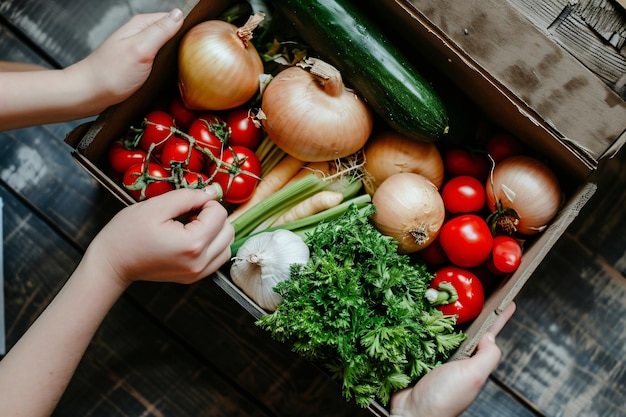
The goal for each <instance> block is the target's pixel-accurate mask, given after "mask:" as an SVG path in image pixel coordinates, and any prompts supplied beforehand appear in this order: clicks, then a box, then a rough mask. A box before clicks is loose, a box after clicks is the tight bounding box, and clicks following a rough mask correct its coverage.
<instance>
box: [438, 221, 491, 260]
mask: <svg viewBox="0 0 626 417" xmlns="http://www.w3.org/2000/svg"><path fill="white" fill-rule="evenodd" d="M439 242H440V243H441V247H442V248H443V251H444V252H445V253H446V256H447V257H448V259H449V260H450V262H452V263H453V264H454V265H456V266H459V267H461V268H472V267H475V266H478V265H480V264H482V263H483V262H485V260H486V259H487V258H488V257H489V254H490V253H491V248H492V246H493V237H492V235H491V230H489V226H488V225H487V222H485V220H484V219H483V218H481V217H480V216H477V215H475V214H461V215H460V216H458V217H453V218H451V219H450V220H448V221H447V222H445V223H444V224H443V226H442V227H441V231H440V233H439Z"/></svg>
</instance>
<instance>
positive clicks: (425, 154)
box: [363, 130, 444, 195]
mask: <svg viewBox="0 0 626 417" xmlns="http://www.w3.org/2000/svg"><path fill="white" fill-rule="evenodd" d="M364 155H365V166H364V167H365V178H364V181H363V183H364V185H365V191H366V192H367V193H368V194H369V195H374V192H375V191H376V188H378V186H379V185H380V184H381V183H382V182H383V181H384V180H386V179H387V178H388V177H390V176H391V175H393V174H398V173H401V172H413V173H415V174H420V175H423V176H425V177H426V178H428V179H429V180H430V181H431V182H432V183H433V184H435V186H436V187H437V188H441V185H442V184H443V175H444V168H443V159H442V157H441V154H440V153H439V149H437V146H436V145H435V144H434V143H433V142H420V141H416V140H414V139H411V138H409V137H407V136H404V135H402V134H400V133H398V132H396V131H394V130H386V131H382V132H379V133H376V134H375V135H373V136H372V137H370V138H369V139H368V141H367V143H366V144H365V148H364Z"/></svg>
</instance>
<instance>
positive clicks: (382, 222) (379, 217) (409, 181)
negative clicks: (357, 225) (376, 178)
mask: <svg viewBox="0 0 626 417" xmlns="http://www.w3.org/2000/svg"><path fill="white" fill-rule="evenodd" d="M372 203H373V204H374V207H376V213H375V214H373V215H372V216H371V217H370V218H371V220H372V223H373V224H374V226H376V228H377V229H378V230H379V231H380V232H381V233H382V234H384V235H387V236H390V237H392V238H393V239H394V240H396V241H397V242H398V252H399V253H413V252H417V251H420V250H422V249H424V248H426V247H427V246H428V245H430V244H431V243H432V242H433V240H434V239H435V238H436V237H437V235H438V234H439V231H440V230H441V226H442V225H443V221H444V217H445V207H444V204H443V199H442V198H441V194H439V191H438V189H437V187H435V185H434V184H433V183H432V182H430V181H429V180H428V179H427V178H426V177H424V176H423V175H420V174H414V173H412V172H403V173H399V174H394V175H391V176H390V177H389V178H387V179H386V180H384V181H383V182H382V183H381V184H380V185H379V186H378V189H377V190H376V192H375V193H374V196H373V197H372Z"/></svg>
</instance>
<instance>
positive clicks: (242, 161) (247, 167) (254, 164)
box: [211, 146, 261, 204]
mask: <svg viewBox="0 0 626 417" xmlns="http://www.w3.org/2000/svg"><path fill="white" fill-rule="evenodd" d="M221 161H222V162H223V163H224V164H226V165H218V164H216V165H213V171H212V174H211V175H213V173H215V176H213V181H214V182H217V183H218V184H219V185H220V186H221V187H222V190H224V197H223V199H224V201H226V202H227V203H232V204H241V203H243V202H245V201H248V200H249V199H250V197H252V194H253V193H254V190H255V189H256V186H257V184H258V182H259V178H260V176H261V162H260V161H259V158H258V157H257V156H256V154H255V153H254V151H252V150H251V149H248V148H246V147H244V146H232V147H230V148H226V149H225V150H224V153H223V155H222V158H221ZM215 170H217V172H215Z"/></svg>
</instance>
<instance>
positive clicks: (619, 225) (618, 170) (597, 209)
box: [571, 149, 626, 276]
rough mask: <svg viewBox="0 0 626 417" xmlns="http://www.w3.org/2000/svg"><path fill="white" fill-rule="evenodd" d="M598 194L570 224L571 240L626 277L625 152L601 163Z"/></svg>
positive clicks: (594, 178) (595, 176) (622, 151)
mask: <svg viewBox="0 0 626 417" xmlns="http://www.w3.org/2000/svg"><path fill="white" fill-rule="evenodd" d="M592 180H593V181H596V182H597V183H598V191H597V193H596V195H595V196H594V198H593V199H591V201H590V202H589V203H588V204H587V205H586V206H585V208H584V209H583V210H584V211H583V212H582V213H581V215H580V217H579V219H578V220H577V221H576V222H575V223H574V224H573V225H572V228H571V232H572V233H573V234H574V237H575V238H576V239H577V240H578V241H579V242H580V243H581V244H583V245H585V246H586V247H587V248H588V249H589V250H590V251H592V252H593V253H594V254H595V255H597V256H600V257H602V258H604V259H605V260H606V262H607V263H608V264H610V265H613V267H614V268H615V269H617V270H618V271H620V272H621V274H622V275H624V276H626V214H625V212H626V149H622V150H621V151H620V152H619V153H618V155H617V156H615V157H613V158H612V159H610V160H607V161H605V163H604V164H603V166H602V167H601V169H600V170H599V172H598V173H597V175H594V176H593V178H592Z"/></svg>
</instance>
